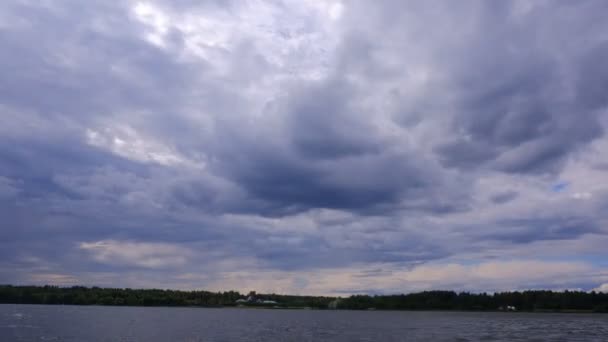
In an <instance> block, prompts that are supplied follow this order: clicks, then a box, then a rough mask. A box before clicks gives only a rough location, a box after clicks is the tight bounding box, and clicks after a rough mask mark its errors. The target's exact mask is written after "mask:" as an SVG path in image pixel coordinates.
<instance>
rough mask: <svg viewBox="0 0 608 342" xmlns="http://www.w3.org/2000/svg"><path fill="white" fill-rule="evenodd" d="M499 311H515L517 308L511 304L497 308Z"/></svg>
mask: <svg viewBox="0 0 608 342" xmlns="http://www.w3.org/2000/svg"><path fill="white" fill-rule="evenodd" d="M498 310H500V311H517V308H516V307H514V306H512V305H506V306H501V307H499V308H498Z"/></svg>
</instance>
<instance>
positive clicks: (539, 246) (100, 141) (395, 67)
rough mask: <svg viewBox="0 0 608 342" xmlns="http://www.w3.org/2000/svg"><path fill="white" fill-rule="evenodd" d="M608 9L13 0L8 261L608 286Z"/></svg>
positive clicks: (3, 239) (432, 284) (3, 152)
mask: <svg viewBox="0 0 608 342" xmlns="http://www.w3.org/2000/svg"><path fill="white" fill-rule="evenodd" d="M607 12H608V2H606V1H603V0H598V1H593V0H589V1H587V0H584V1H560V0H553V1H543V0H539V1H527V0H526V1H470V0H465V1H401V0H381V1H367V0H349V1H346V0H344V1H339V0H268V1H259V0H242V1H241V0H239V1H233V0H221V1H220V0H197V1H195V0H149V1H127V0H117V1H105V0H91V1H86V2H83V1H80V0H59V1H39V0H4V1H1V2H0V46H2V50H1V52H0V121H1V124H0V283H4V284H53V285H61V286H71V285H89V286H92V285H96V286H108V287H135V288H173V289H207V290H214V291H216V290H232V289H234V290H239V291H249V290H256V291H258V292H275V293H289V294H312V295H336V296H345V295H349V294H354V293H367V294H385V293H408V292H416V291H422V290H432V289H445V290H456V291H473V292H480V291H488V292H493V291H508V290H523V289H553V290H563V289H581V290H585V291H590V290H593V289H596V290H604V291H608V249H607V248H606V246H608V135H607V134H606V129H607V128H608V68H607V67H606V61H608V21H606V20H605V14H606V13H607Z"/></svg>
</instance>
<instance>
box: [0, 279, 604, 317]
mask: <svg viewBox="0 0 608 342" xmlns="http://www.w3.org/2000/svg"><path fill="white" fill-rule="evenodd" d="M250 296H255V297H257V298H260V299H263V300H271V301H275V302H277V304H276V305H272V306H273V307H283V308H316V309H327V308H337V309H352V310H367V309H377V310H463V311H469V310H475V311H495V310H498V309H499V308H507V307H514V308H515V309H516V310H518V311H581V312H608V293H601V292H582V291H564V292H554V291H522V292H519V291H515V292H500V293H491V294H489V293H468V292H460V293H457V292H454V291H424V292H419V293H410V294H401V295H376V296H368V295H353V296H350V297H346V298H338V297H324V296H292V295H279V294H256V293H255V292H250V293H249V294H241V293H239V292H237V291H224V292H210V291H177V290H161V289H129V288H126V289H121V288H100V287H83V286H73V287H58V286H48V285H47V286H11V285H1V286H0V303H4V304H8V303H12V304H72V305H117V306H200V307H225V306H237V305H239V304H238V303H237V300H239V299H245V298H248V297H250ZM245 305H248V306H249V305H250V306H255V305H257V304H255V303H252V304H245Z"/></svg>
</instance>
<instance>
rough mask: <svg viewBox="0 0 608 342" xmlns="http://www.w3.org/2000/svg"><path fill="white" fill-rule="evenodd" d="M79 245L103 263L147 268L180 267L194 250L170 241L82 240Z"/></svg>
mask: <svg viewBox="0 0 608 342" xmlns="http://www.w3.org/2000/svg"><path fill="white" fill-rule="evenodd" d="M78 247H79V248H80V249H81V250H84V251H87V252H89V253H91V255H92V256H93V258H94V259H95V260H96V261H98V262H101V263H105V264H112V265H119V266H138V267H145V268H164V267H179V266H183V265H185V264H186V263H187V262H188V260H189V257H190V256H192V251H190V250H189V249H187V248H185V247H184V246H180V245H173V244H168V243H146V242H129V241H117V240H102V241H96V242H81V243H80V244H79V245H78Z"/></svg>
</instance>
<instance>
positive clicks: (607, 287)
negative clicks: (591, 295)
mask: <svg viewBox="0 0 608 342" xmlns="http://www.w3.org/2000/svg"><path fill="white" fill-rule="evenodd" d="M593 291H595V292H608V283H606V284H602V285H600V286H598V287H596V288H595V289H593Z"/></svg>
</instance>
